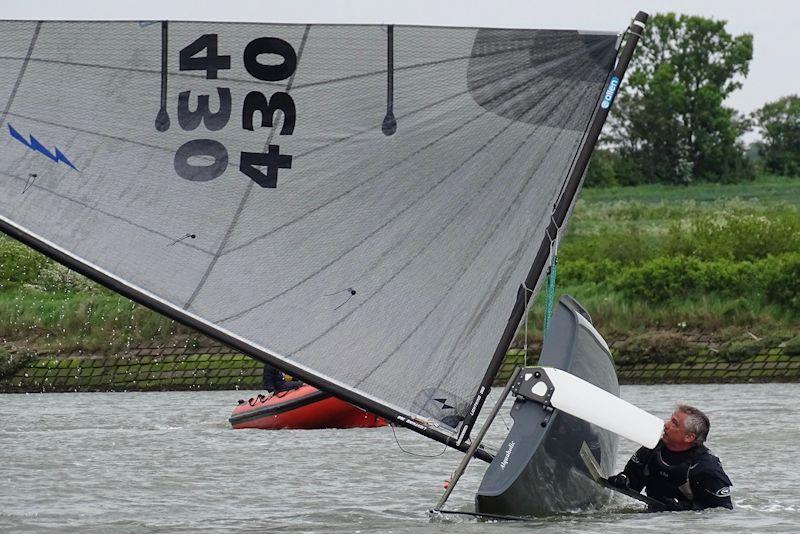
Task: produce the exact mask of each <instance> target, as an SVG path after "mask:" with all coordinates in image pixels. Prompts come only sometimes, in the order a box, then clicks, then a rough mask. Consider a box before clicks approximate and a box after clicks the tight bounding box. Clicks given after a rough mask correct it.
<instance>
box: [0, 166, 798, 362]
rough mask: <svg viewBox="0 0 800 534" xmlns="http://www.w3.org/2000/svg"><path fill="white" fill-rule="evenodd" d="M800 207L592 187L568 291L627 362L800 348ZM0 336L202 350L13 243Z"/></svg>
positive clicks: (83, 345) (574, 225) (179, 332)
mask: <svg viewBox="0 0 800 534" xmlns="http://www.w3.org/2000/svg"><path fill="white" fill-rule="evenodd" d="M799 210H800V180H796V179H795V180H793V179H787V178H781V177H775V176H762V177H760V178H759V179H758V180H756V181H755V182H751V183H746V184H732V185H719V184H698V185H693V186H687V187H665V186H656V185H647V186H639V187H634V188H609V189H587V190H584V191H583V192H582V197H581V200H580V201H579V202H578V205H577V206H576V208H575V211H574V215H573V217H572V220H571V222H570V225H569V228H568V231H567V232H566V234H565V236H564V238H563V240H562V242H561V246H560V249H559V256H558V258H559V264H558V265H559V266H558V280H557V289H556V295H559V294H561V293H569V294H571V295H573V296H575V297H576V298H577V299H578V300H579V301H581V302H582V303H583V304H584V306H586V308H587V309H588V310H589V311H590V313H591V314H592V317H593V319H594V320H595V323H596V324H597V326H598V328H599V330H600V331H601V332H602V333H603V334H604V335H606V336H607V337H608V338H609V339H615V338H626V339H629V340H631V339H633V340H634V341H630V343H629V344H630V346H629V347H628V348H627V349H626V348H625V347H621V348H620V349H619V352H620V357H622V358H625V357H629V358H636V357H641V358H646V357H647V354H649V353H651V352H652V351H653V350H655V348H657V347H664V346H666V345H668V346H681V342H680V339H679V338H680V336H678V337H675V336H673V337H671V338H670V337H666V338H665V337H664V336H665V335H667V334H665V332H669V333H678V334H680V333H681V332H686V333H690V332H694V333H696V332H708V333H712V334H713V336H714V340H715V342H716V343H717V344H718V345H719V346H720V347H723V346H729V345H730V346H731V347H734V348H731V349H730V350H729V352H730V354H732V355H733V356H731V357H732V358H735V354H736V351H737V350H739V351H740V352H741V351H742V350H744V351H745V352H746V350H750V349H746V346H747V345H748V344H750V345H753V344H759V343H760V344H763V345H767V344H769V345H771V346H775V345H776V344H781V343H785V342H788V343H789V346H794V345H795V344H798V340H797V339H795V337H794V336H795V334H796V333H797V332H798V331H800V211H799ZM543 309H544V298H543V295H539V297H538V298H537V302H536V304H535V305H534V306H533V308H532V312H531V317H530V320H529V324H528V334H529V337H530V339H531V340H532V341H533V342H535V341H536V340H540V339H541V325H542V322H543ZM669 335H672V334H669ZM0 336H2V337H3V338H5V340H6V341H10V342H12V343H14V344H17V345H21V346H27V347H31V348H33V349H34V350H38V351H53V350H58V351H74V350H81V351H85V352H98V353H109V352H116V351H119V350H121V349H124V348H125V347H127V346H131V345H139V344H142V343H151V342H153V341H155V342H163V343H175V340H176V339H179V340H180V342H181V343H189V344H191V343H193V342H194V341H193V338H192V336H194V334H193V333H192V332H191V331H189V330H188V329H185V328H183V327H180V326H179V325H176V324H175V323H173V322H172V321H170V320H167V319H165V318H163V317H161V316H160V315H157V314H155V313H153V312H150V311H148V310H146V309H144V308H142V307H139V306H137V305H134V304H132V303H131V302H129V301H127V300H126V299H123V298H122V297H119V296H117V295H115V294H113V293H112V292H110V291H108V290H105V289H103V288H101V287H99V286H97V285H96V284H93V283H91V282H89V281H88V280H86V279H85V278H83V277H80V276H78V275H76V274H74V273H71V272H69V271H68V270H66V269H64V268H62V267H60V266H57V265H55V264H53V263H52V262H50V261H49V260H47V259H46V258H44V257H42V256H40V255H38V254H36V253H34V252H32V251H30V250H29V249H27V248H26V247H24V246H23V245H20V244H18V243H16V242H14V241H11V240H9V239H6V238H3V239H0ZM520 341H521V340H520ZM725 344H728V345H725ZM736 347H739V348H736ZM741 347H745V348H744V349H743V348H741ZM726 350H727V349H726ZM648 351H649V352H648ZM678 352H679V351H678ZM626 354H627V355H628V356H626ZM637 355H638V356H637Z"/></svg>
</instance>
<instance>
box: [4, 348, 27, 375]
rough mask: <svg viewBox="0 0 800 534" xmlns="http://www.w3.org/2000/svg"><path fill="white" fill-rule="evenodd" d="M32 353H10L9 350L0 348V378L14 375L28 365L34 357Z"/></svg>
mask: <svg viewBox="0 0 800 534" xmlns="http://www.w3.org/2000/svg"><path fill="white" fill-rule="evenodd" d="M33 357H34V355H33V354H31V353H27V352H26V353H23V354H9V353H8V351H7V350H5V349H0V380H4V379H6V378H10V377H12V376H14V375H15V374H16V373H17V371H19V370H20V369H22V368H23V367H25V366H26V365H28V362H30V361H31V360H32V359H33Z"/></svg>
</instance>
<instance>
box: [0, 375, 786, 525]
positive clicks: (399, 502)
mask: <svg viewBox="0 0 800 534" xmlns="http://www.w3.org/2000/svg"><path fill="white" fill-rule="evenodd" d="M497 393H498V392H497V391H495V392H494V394H495V395H497ZM249 394H250V392H246V393H243V392H235V391H214V392H163V393H63V394H31V395H0V406H2V409H1V410H0V466H2V467H1V469H2V475H1V476H0V480H2V482H0V531H3V532H81V533H95V532H114V533H126V532H131V533H133V532H135V533H140V532H167V533H171V532H265V531H273V530H280V531H289V532H292V531H297V532H362V531H363V532H374V531H382V532H387V531H391V532H459V533H461V532H511V531H523V530H524V531H530V530H531V529H535V530H536V532H547V533H550V532H570V533H573V532H600V531H602V532H609V533H614V532H619V533H625V534H630V533H631V532H644V533H650V532H670V533H672V532H681V531H682V532H702V531H705V532H726V533H736V532H753V531H756V530H759V531H769V532H798V531H800V515H799V514H798V510H800V469H798V467H797V452H798V441H799V440H800V415H798V411H797V409H796V402H797V399H798V398H800V385H798V384H739V385H659V386H628V387H623V389H622V395H623V397H624V398H626V399H628V400H631V401H632V402H634V403H636V404H638V405H639V406H641V407H642V408H644V409H646V410H649V411H651V412H653V413H655V414H657V415H658V416H660V417H663V416H666V415H667V414H668V413H669V412H670V411H671V409H672V407H673V406H674V405H675V404H676V403H678V402H687V403H690V404H696V405H697V406H698V407H700V408H702V409H704V410H706V411H707V413H708V414H709V416H710V417H711V421H712V429H711V435H710V439H709V446H710V447H711V449H712V450H713V451H714V453H716V454H717V455H718V456H720V458H721V459H722V461H723V465H724V466H725V469H726V470H727V472H728V474H729V475H730V476H731V479H732V480H733V482H734V493H733V499H734V503H735V505H736V510H735V511H734V512H726V511H718V510H712V511H706V512H701V513H698V512H681V513H662V514H642V513H638V511H639V505H638V503H636V502H633V501H630V500H626V499H624V498H622V497H620V498H615V500H614V501H613V502H612V504H611V505H610V506H608V507H606V508H603V509H601V510H581V511H575V512H574V513H568V514H563V515H559V516H556V517H549V518H543V519H537V520H535V521H533V522H529V523H512V522H479V521H476V520H474V519H471V518H468V517H460V516H454V517H452V518H450V517H448V518H447V519H431V518H430V517H429V516H428V514H427V510H428V509H429V508H430V507H432V506H433V505H434V504H435V503H436V501H437V500H438V498H439V496H440V494H441V491H442V483H443V481H444V480H445V479H446V478H448V477H449V475H450V473H451V472H452V471H453V470H454V469H455V467H456V465H457V464H458V462H459V459H460V457H461V455H460V453H457V452H455V451H451V450H447V451H444V450H443V448H442V446H441V445H439V444H437V443H434V442H430V441H428V440H425V439H424V438H421V437H419V436H417V435H416V434H414V433H412V432H410V431H407V430H403V429H397V430H396V438H395V434H394V433H393V432H392V429H390V428H379V429H356V430H314V431H297V430H293V431H278V432H267V431H258V430H236V431H234V430H231V429H230V427H229V425H228V423H227V418H228V415H229V414H230V410H231V409H232V407H233V405H234V404H235V402H236V400H237V399H239V398H241V397H245V398H246V397H247V396H249ZM486 411H488V410H486ZM501 413H503V415H502V416H501V417H500V418H498V419H497V421H496V422H495V424H494V425H493V427H492V429H491V430H490V432H489V435H488V437H487V442H488V443H489V444H492V445H494V446H499V444H500V443H501V441H502V438H503V436H504V435H505V432H506V425H510V424H511V419H510V417H509V416H508V410H505V409H504V410H503V411H502V412H501ZM396 440H397V442H399V444H400V445H401V446H402V447H403V448H404V449H405V450H406V451H408V452H403V451H402V450H401V449H400V448H399V447H398V443H397V442H396ZM634 450H635V445H634V444H633V443H632V442H628V441H624V440H623V441H622V442H621V443H620V456H619V458H618V460H617V466H618V467H621V466H622V465H623V464H624V462H625V460H626V459H627V457H628V456H630V454H631V453H632V452H633V451H634ZM415 454H416V455H421V456H415ZM484 469H485V464H484V463H483V462H481V461H477V460H476V461H473V463H472V464H471V466H470V468H469V469H468V470H467V473H466V474H465V476H464V477H463V478H462V481H461V482H460V483H459V486H458V488H457V489H456V491H455V492H454V493H453V496H452V497H451V499H450V501H449V504H448V507H449V508H451V509H456V510H471V509H472V499H473V495H474V492H475V490H476V489H477V486H478V484H479V482H480V478H481V475H482V474H483V471H484Z"/></svg>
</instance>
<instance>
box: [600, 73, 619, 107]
mask: <svg viewBox="0 0 800 534" xmlns="http://www.w3.org/2000/svg"><path fill="white" fill-rule="evenodd" d="M617 87H619V78H617V77H616V76H612V77H611V80H610V81H609V82H608V88H607V89H606V94H605V95H604V96H603V101H602V102H600V107H601V108H603V109H608V108H609V107H611V101H612V100H614V93H616V92H617Z"/></svg>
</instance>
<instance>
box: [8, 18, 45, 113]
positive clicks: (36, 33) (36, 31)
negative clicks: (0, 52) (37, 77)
mask: <svg viewBox="0 0 800 534" xmlns="http://www.w3.org/2000/svg"><path fill="white" fill-rule="evenodd" d="M41 28H42V21H41V20H40V21H38V22H37V23H36V28H34V30H33V37H31V43H30V45H28V53H27V54H26V55H25V59H24V60H23V62H22V68H20V69H19V74H18V75H17V81H16V82H15V83H14V88H13V89H12V90H11V94H10V95H9V97H8V102H7V103H6V109H4V110H3V114H2V115H0V128H2V127H3V123H4V122H5V120H6V116H7V115H8V111H9V110H10V109H11V104H12V103H13V102H14V99H15V98H16V96H17V91H18V90H19V86H20V84H21V83H22V77H23V76H25V70H26V69H27V68H28V63H29V62H30V59H31V56H32V55H33V47H34V46H35V45H36V40H37V39H38V38H39V30H41Z"/></svg>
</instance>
